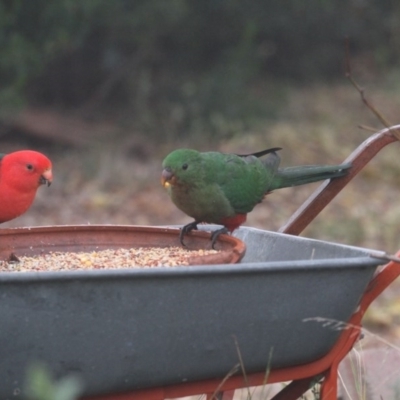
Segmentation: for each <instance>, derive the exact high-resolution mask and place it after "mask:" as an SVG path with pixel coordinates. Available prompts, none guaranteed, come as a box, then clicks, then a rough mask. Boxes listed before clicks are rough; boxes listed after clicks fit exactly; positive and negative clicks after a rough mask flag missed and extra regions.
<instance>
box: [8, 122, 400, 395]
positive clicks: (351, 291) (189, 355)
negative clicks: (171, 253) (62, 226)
mask: <svg viewBox="0 0 400 400" xmlns="http://www.w3.org/2000/svg"><path fill="white" fill-rule="evenodd" d="M396 140H397V139H396V137H395V136H394V135H393V134H392V131H391V130H388V129H387V130H384V131H382V132H379V133H377V134H375V135H373V136H372V137H370V138H369V139H368V140H367V141H366V142H364V143H363V144H362V145H361V146H360V147H359V148H358V149H357V150H356V151H355V152H354V153H353V154H352V155H351V156H350V157H349V159H348V160H347V161H350V162H352V164H353V167H352V169H351V170H350V173H349V174H348V175H347V176H345V177H342V178H339V179H335V180H333V181H331V182H326V183H323V184H322V186H321V187H320V189H318V190H317V191H316V192H315V193H314V194H313V195H312V196H311V197H310V199H309V200H308V201H307V202H306V203H305V204H304V205H303V206H302V207H301V208H300V209H299V210H298V211H297V213H296V214H295V215H294V216H293V217H292V218H291V219H290V220H289V222H288V223H287V224H286V225H285V226H284V227H282V229H281V231H280V232H277V233H275V232H268V231H263V230H259V229H252V228H245V227H243V228H240V229H239V230H238V231H237V233H236V235H237V236H238V237H240V238H241V239H242V240H243V241H244V242H245V243H246V245H247V251H246V254H245V256H244V258H243V259H242V261H241V263H240V264H220V265H213V266H209V265H194V266H187V267H175V268H174V267H173V268H168V269H167V268H160V269H159V270H157V271H143V270H142V271H133V270H129V271H128V270H125V271H96V272H95V273H90V272H87V273H86V272H85V273H82V274H78V273H75V274H74V273H57V274H50V273H45V274H46V275H44V276H43V275H40V274H37V276H15V275H16V274H13V275H6V274H0V296H1V301H2V307H1V308H0V321H1V325H0V343H2V345H1V346H0V354H1V357H0V376H2V385H1V386H0V399H6V398H10V397H12V398H18V395H19V392H17V389H18V388H19V387H20V386H21V382H20V378H21V371H22V368H23V367H24V365H26V364H25V363H26V360H27V359H28V360H31V361H34V360H35V359H37V358H39V359H41V360H42V361H44V362H45V363H47V364H48V366H49V367H50V368H51V370H52V372H54V373H55V374H56V375H57V376H63V375H65V374H67V373H70V372H75V373H77V374H79V375H81V376H82V378H83V381H84V384H85V392H84V397H83V398H84V399H85V400H112V399H114V400H136V399H138V400H139V399H145V400H162V399H165V398H174V397H182V396H189V395H196V394H204V393H205V394H206V395H207V398H208V399H212V398H215V399H232V398H233V395H234V391H235V389H239V388H244V387H248V386H258V385H264V384H269V383H274V382H286V381H292V382H291V383H290V384H289V385H287V386H286V387H285V388H284V389H283V390H282V391H281V392H280V393H278V394H277V395H276V396H275V397H274V399H275V400H276V399H285V400H286V399H288V400H290V399H293V400H294V399H297V398H298V397H299V396H301V394H303V393H304V392H305V391H307V390H308V389H309V388H310V386H312V384H313V383H314V382H317V381H321V380H322V388H321V398H322V399H324V400H333V399H336V398H337V396H336V393H337V388H336V386H337V368H338V365H339V363H340V361H341V360H342V359H343V357H344V356H345V355H346V354H347V353H348V352H349V351H350V350H351V348H352V347H353V345H354V343H355V342H356V340H357V339H358V337H359V334H360V331H361V319H362V316H363V314H364V312H365V310H366V309H367V308H368V306H369V304H370V303H371V302H372V301H373V300H374V299H375V298H376V296H378V295H379V294H380V293H381V292H382V291H383V290H384V289H385V288H386V287H387V286H388V285H389V284H390V283H391V282H392V281H393V280H394V279H395V278H396V277H397V276H398V275H399V274H400V263H398V262H397V259H394V261H390V262H389V263H388V264H387V265H386V266H385V267H384V268H383V269H381V270H380V271H379V272H378V273H376V270H377V267H378V266H379V265H382V264H384V263H385V262H387V260H386V257H387V256H386V255H385V254H384V253H382V252H377V251H371V250H368V249H363V248H358V247H353V246H346V245H339V244H334V243H328V242H323V241H318V240H314V239H308V238H302V237H297V235H298V234H299V233H300V232H301V231H302V230H303V229H304V228H305V227H306V226H307V225H308V224H309V223H310V222H311V221H312V219H313V218H315V217H316V216H317V215H318V213H319V212H320V211H321V210H322V209H323V208H324V207H325V206H326V205H327V204H328V203H329V202H330V201H331V200H332V198H333V197H334V196H335V195H336V194H337V193H338V192H339V191H340V190H341V189H342V188H343V187H344V186H345V185H346V184H347V183H348V182H349V181H350V180H351V178H352V177H353V176H354V175H356V174H357V173H358V171H360V170H361V168H362V167H363V166H364V165H365V164H367V163H368V161H369V160H370V159H371V158H372V157H373V156H374V155H375V154H376V153H377V152H378V151H379V150H380V149H381V148H382V147H384V146H385V145H387V144H389V143H392V142H394V141H396ZM372 253H373V256H371V254H372ZM13 389H14V390H13Z"/></svg>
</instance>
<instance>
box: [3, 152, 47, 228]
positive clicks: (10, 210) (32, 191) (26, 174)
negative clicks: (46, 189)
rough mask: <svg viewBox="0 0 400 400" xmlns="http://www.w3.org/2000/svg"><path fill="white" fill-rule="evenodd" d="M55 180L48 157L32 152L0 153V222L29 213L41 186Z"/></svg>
mask: <svg viewBox="0 0 400 400" xmlns="http://www.w3.org/2000/svg"><path fill="white" fill-rule="evenodd" d="M52 180H53V174H52V164H51V161H50V160H49V159H48V158H47V157H46V156H45V155H43V154H41V153H38V152H37V151H32V150H21V151H16V152H14V153H9V154H0V223H2V222H6V221H10V220H11V219H14V218H16V217H18V216H20V215H21V214H23V213H24V212H25V211H27V210H28V208H29V207H30V206H31V205H32V203H33V200H34V198H35V195H36V190H37V189H38V187H39V186H40V185H44V184H46V185H47V186H50V184H51V182H52Z"/></svg>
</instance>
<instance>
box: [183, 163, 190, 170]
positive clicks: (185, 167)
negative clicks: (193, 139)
mask: <svg viewBox="0 0 400 400" xmlns="http://www.w3.org/2000/svg"><path fill="white" fill-rule="evenodd" d="M188 167H189V165H187V164H186V163H185V164H183V165H182V169H183V170H184V171H186V170H187V169H188Z"/></svg>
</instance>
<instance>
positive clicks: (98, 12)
mask: <svg viewBox="0 0 400 400" xmlns="http://www.w3.org/2000/svg"><path fill="white" fill-rule="evenodd" d="M399 15H400V3H399V2H398V1H396V0H309V1H306V2H304V1H302V0H288V1H285V2H282V1H276V0H275V1H264V0H252V1H250V2H243V1H240V0H202V1H198V0H167V1H165V0H114V1H107V0H87V1H80V0H56V1H51V2H49V1H47V0H30V1H29V2H27V1H24V0H3V1H1V2H0V87H1V90H0V106H1V110H2V111H1V113H0V115H1V114H2V115H5V114H7V113H9V112H10V111H13V110H15V108H18V107H22V106H24V105H27V104H29V105H34V106H44V107H51V108H53V109H54V108H55V109H58V110H68V111H69V112H74V113H75V114H77V115H79V116H82V117H84V118H91V119H93V118H94V119H96V118H101V119H104V118H110V119H112V120H113V121H118V123H119V124H122V125H125V126H134V127H135V128H136V129H138V130H140V131H141V132H145V133H146V134H152V135H155V136H156V137H157V138H158V140H159V139H163V140H176V139H179V138H182V137H188V135H189V136H192V135H193V136H195V137H196V136H197V137H198V135H201V137H202V138H204V137H205V136H206V137H207V138H209V137H212V138H216V137H217V138H225V137H230V136H232V135H234V134H236V133H239V132H240V133H243V131H245V130H248V129H250V128H253V127H254V126H257V124H259V123H263V122H264V121H265V119H268V118H275V117H276V115H277V114H278V113H279V111H280V110H281V109H282V107H284V106H285V103H286V90H287V87H288V86H294V85H309V84H311V83H313V82H325V83H327V82H332V81H334V80H337V79H343V76H344V38H345V37H346V36H348V37H349V38H350V43H351V53H352V57H354V58H355V59H362V64H363V69H364V70H369V69H375V70H376V69H379V71H380V72H381V73H382V72H383V71H385V70H386V69H387V68H389V67H391V66H393V65H396V64H397V63H398V61H399V57H400V24H399ZM216 135H217V136H216Z"/></svg>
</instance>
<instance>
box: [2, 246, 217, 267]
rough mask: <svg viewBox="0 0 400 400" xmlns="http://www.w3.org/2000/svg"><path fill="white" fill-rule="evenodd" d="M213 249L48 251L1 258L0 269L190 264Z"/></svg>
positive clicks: (169, 248)
mask: <svg viewBox="0 0 400 400" xmlns="http://www.w3.org/2000/svg"><path fill="white" fill-rule="evenodd" d="M216 253H218V251H216V250H204V249H200V250H187V249H184V248H182V247H137V248H130V249H124V248H119V249H106V250H99V251H91V252H50V253H45V254H41V255H38V256H33V257H27V256H18V260H19V262H15V261H12V262H10V261H0V272H41V271H43V272H44V271H76V270H91V269H96V270H99V269H122V268H153V267H160V266H163V267H172V266H179V265H189V259H190V258H192V257H203V256H206V255H210V254H216Z"/></svg>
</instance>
